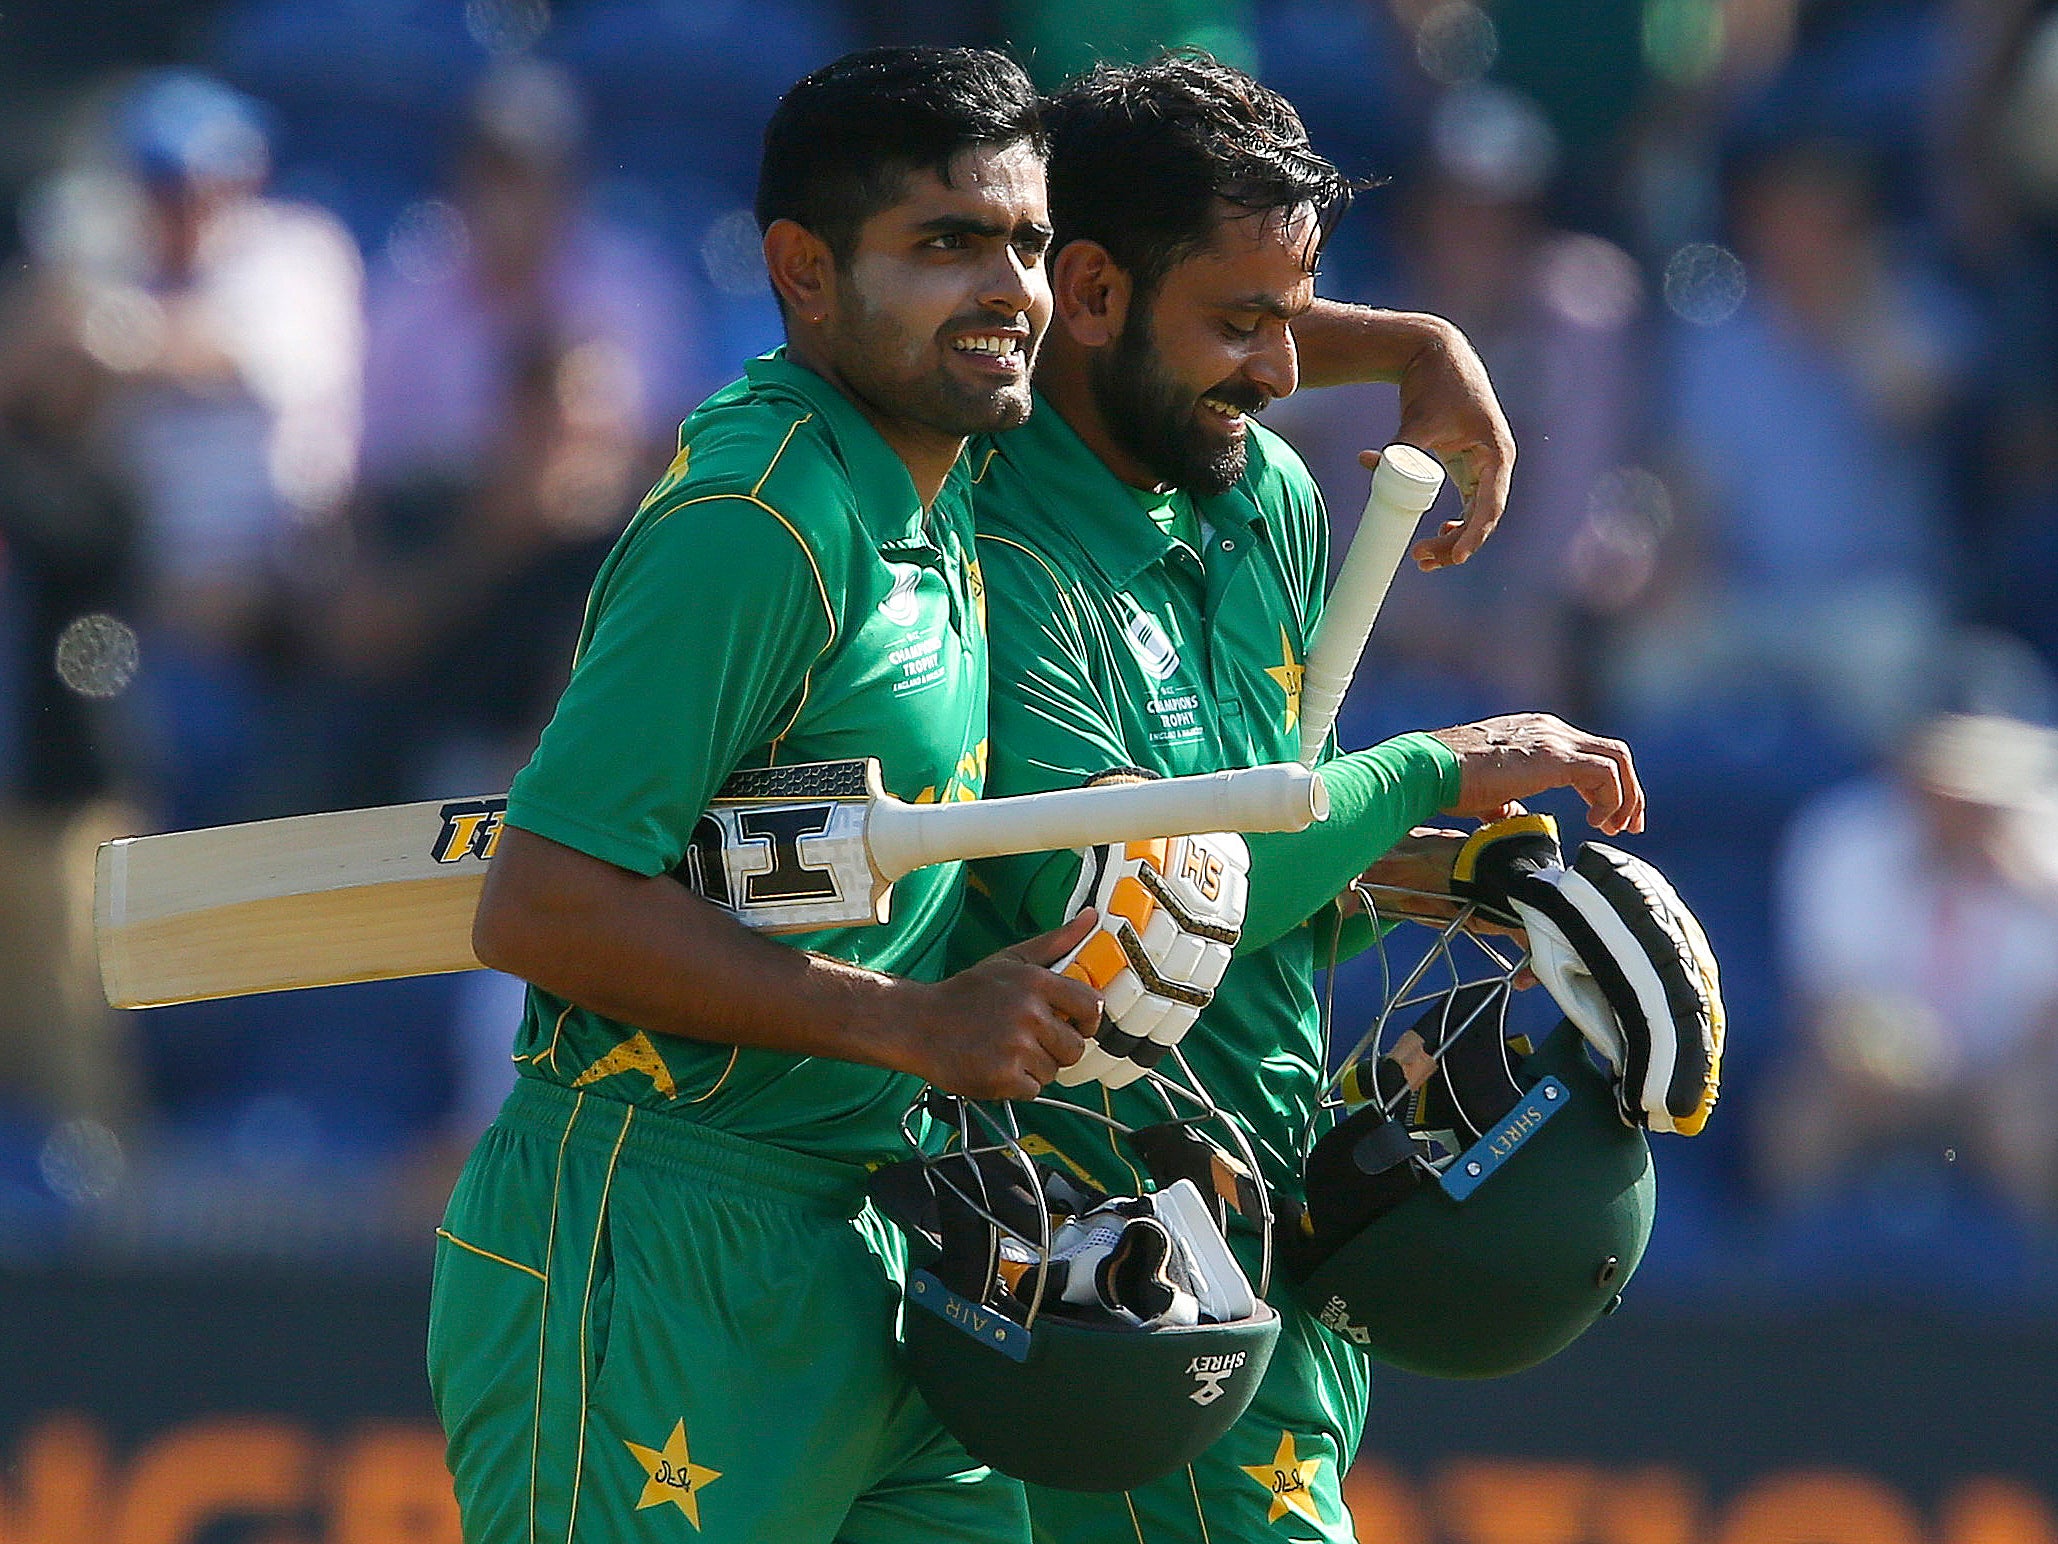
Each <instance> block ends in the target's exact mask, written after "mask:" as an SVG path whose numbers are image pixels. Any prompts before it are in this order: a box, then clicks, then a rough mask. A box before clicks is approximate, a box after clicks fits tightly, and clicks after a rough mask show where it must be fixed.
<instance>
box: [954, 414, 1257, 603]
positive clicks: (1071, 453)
mask: <svg viewBox="0 0 2058 1544" xmlns="http://www.w3.org/2000/svg"><path fill="white" fill-rule="evenodd" d="M988 443H989V444H990V445H991V446H993V447H995V449H994V451H993V453H994V454H998V455H1000V456H1003V457H1005V458H1006V459H1007V461H1008V462H1009V464H1010V465H1011V466H1013V467H1014V468H1015V470H1016V471H1017V472H1018V473H1020V475H1021V476H1022V478H1023V479H1024V481H1025V482H1027V483H1028V484H1029V485H1030V486H1032V487H1035V488H1037V489H1039V490H1040V495H1041V496H1040V497H1039V498H1037V500H1036V501H1035V512H1034V515H1033V516H1032V518H1033V519H1035V520H1037V521H1039V522H1040V523H1042V524H1044V525H1046V526H1048V527H1050V528H1051V529H1052V530H1054V531H1056V532H1060V533H1062V534H1063V535H1064V536H1065V537H1067V538H1068V539H1069V540H1070V542H1071V544H1072V545H1073V546H1074V547H1076V548H1077V549H1078V550H1079V551H1080V552H1082V553H1084V554H1085V556H1086V559H1087V561H1088V562H1090V563H1092V564H1093V566H1094V567H1095V568H1097V569H1099V570H1100V572H1101V574H1102V576H1103V577H1104V578H1105V579H1106V580H1107V581H1108V582H1109V583H1110V584H1111V585H1113V586H1115V587H1116V588H1117V589H1120V588H1122V587H1124V586H1126V585H1128V584H1129V583H1130V582H1131V581H1132V580H1134V579H1135V578H1136V576H1137V575H1138V574H1140V573H1142V572H1143V571H1144V570H1145V569H1146V568H1149V567H1150V566H1151V565H1152V564H1154V563H1160V562H1163V561H1164V559H1165V556H1166V555H1167V554H1168V553H1170V552H1171V551H1172V549H1173V548H1174V547H1176V546H1178V545H1179V543H1178V542H1177V540H1176V539H1175V538H1173V537H1172V536H1171V535H1169V534H1168V533H1166V532H1165V531H1162V530H1160V529H1159V528H1158V526H1157V523H1156V522H1155V521H1153V520H1152V519H1151V517H1150V516H1149V515H1147V514H1146V513H1144V510H1143V506H1142V505H1141V504H1139V503H1138V502H1137V501H1136V498H1135V495H1134V494H1132V493H1131V492H1130V490H1129V488H1128V486H1127V485H1126V484H1125V483H1123V481H1122V480H1121V479H1120V478H1119V477H1117V476H1116V475H1115V474H1114V473H1113V472H1111V471H1109V470H1108V466H1107V463H1106V462H1105V461H1103V460H1101V459H1100V457H1099V456H1096V455H1095V454H1094V453H1093V452H1092V451H1091V450H1090V449H1088V448H1087V444H1086V442H1085V441H1084V440H1082V439H1080V438H1079V436H1078V434H1077V433H1076V432H1075V431H1074V430H1073V428H1072V426H1071V425H1070V424H1068V423H1066V422H1065V420H1064V416H1063V415H1062V414H1060V413H1059V412H1058V410H1057V409H1056V408H1055V407H1054V406H1052V405H1051V402H1050V399H1049V398H1047V397H1045V396H1044V395H1043V394H1042V393H1041V392H1038V393H1037V394H1036V401H1035V406H1034V408H1033V409H1032V410H1031V411H1030V414H1029V421H1028V422H1027V423H1026V424H1024V425H1023V426H1022V427H1021V428H1019V429H1010V430H1009V431H1008V432H1007V433H1005V434H1001V435H997V436H995V437H994V438H993V439H992V440H991V441H989V442H988ZM986 459H987V452H985V451H981V452H980V453H979V456H978V457H977V458H976V459H975V460H974V462H973V468H974V478H973V480H974V481H975V482H976V481H978V478H979V476H980V475H981V468H982V466H983V463H984V462H985V461H986ZM1193 502H1194V507H1195V508H1196V509H1197V510H1198V511H1199V512H1200V517H1201V520H1202V522H1203V524H1204V525H1205V526H1208V527H1212V528H1213V529H1214V530H1216V531H1218V532H1219V531H1242V530H1247V529H1249V528H1250V527H1251V526H1253V525H1256V524H1258V523H1260V522H1261V521H1262V520H1263V518H1264V517H1263V515H1262V514H1261V513H1260V511H1259V509H1258V507H1257V505H1256V504H1255V503H1254V502H1252V500H1251V498H1250V496H1249V494H1248V493H1247V492H1246V491H1245V489H1244V487H1243V485H1242V484H1241V483H1239V484H1238V485H1237V486H1236V487H1234V488H1231V489H1230V490H1229V491H1228V492H1226V493H1216V494H1195V495H1194V501H1193Z"/></svg>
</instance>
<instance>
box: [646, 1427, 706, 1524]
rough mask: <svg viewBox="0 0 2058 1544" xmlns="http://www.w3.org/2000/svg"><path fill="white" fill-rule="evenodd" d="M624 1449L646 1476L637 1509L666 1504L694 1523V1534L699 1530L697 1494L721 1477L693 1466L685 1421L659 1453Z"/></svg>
mask: <svg viewBox="0 0 2058 1544" xmlns="http://www.w3.org/2000/svg"><path fill="white" fill-rule="evenodd" d="M622 1446H623V1447H625V1448H627V1449H628V1450H629V1451H630V1452H631V1453H633V1454H635V1456H636V1462H637V1463H639V1464H641V1465H643V1472H644V1473H645V1474H646V1475H648V1476H649V1478H648V1479H646V1480H645V1481H644V1482H643V1494H642V1495H641V1496H640V1497H638V1498H637V1501H636V1510H637V1511H639V1512H640V1511H642V1510H643V1509H644V1508H645V1507H647V1506H663V1505H664V1504H665V1503H666V1502H667V1501H669V1502H671V1503H672V1505H673V1506H675V1507H677V1508H678V1509H679V1510H680V1511H682V1512H684V1513H685V1514H686V1521H688V1522H689V1523H691V1524H693V1531H694V1532H695V1533H698V1532H699V1531H700V1492H701V1490H702V1488H703V1487H705V1486H708V1485H712V1484H714V1482H715V1481H716V1480H719V1479H720V1478H721V1477H722V1471H721V1470H719V1469H710V1468H708V1467H706V1466H705V1465H704V1464H697V1463H695V1462H694V1461H693V1460H692V1459H691V1458H690V1457H688V1456H687V1453H686V1422H685V1421H684V1420H681V1421H680V1422H679V1424H678V1425H676V1426H674V1427H673V1428H672V1434H671V1435H670V1436H669V1437H667V1438H665V1445H664V1447H663V1449H662V1450H660V1449H658V1448H647V1447H645V1446H643V1444H642V1443H640V1442H624V1443H623V1444H622Z"/></svg>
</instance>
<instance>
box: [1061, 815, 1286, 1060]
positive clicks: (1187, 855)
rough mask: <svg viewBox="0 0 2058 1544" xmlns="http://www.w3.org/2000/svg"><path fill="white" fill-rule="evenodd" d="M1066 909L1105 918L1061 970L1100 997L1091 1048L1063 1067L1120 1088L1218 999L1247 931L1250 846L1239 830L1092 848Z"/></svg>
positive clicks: (1070, 956)
mask: <svg viewBox="0 0 2058 1544" xmlns="http://www.w3.org/2000/svg"><path fill="white" fill-rule="evenodd" d="M1081 856H1082V858H1083V860H1084V862H1083V866H1082V867H1081V869H1080V873H1079V883H1078V886H1077V887H1076V888H1075V889H1074V890H1073V892H1072V900H1071V904H1070V905H1069V906H1067V907H1066V912H1065V914H1066V915H1067V916H1075V915H1077V914H1078V912H1079V910H1080V909H1081V908H1082V907H1084V906H1088V905H1091V906H1092V907H1094V908H1095V909H1096V910H1097V911H1098V912H1099V913H1100V925H1099V926H1098V927H1096V928H1095V929H1094V930H1093V931H1092V932H1091V933H1089V934H1087V935H1086V938H1085V940H1084V941H1083V942H1082V943H1081V944H1080V945H1079V946H1078V947H1077V948H1076V949H1074V950H1073V951H1072V952H1071V953H1070V954H1068V955H1066V956H1065V958H1064V959H1062V960H1060V961H1059V962H1058V964H1057V966H1056V967H1055V968H1056V969H1057V970H1058V971H1059V972H1061V973H1062V974H1064V975H1068V976H1072V977H1075V978H1077V979H1078V980H1081V981H1084V982H1087V983H1088V984H1089V985H1091V986H1092V987H1094V988H1095V989H1096V990H1097V991H1098V992H1099V993H1100V994H1101V1003H1102V1006H1103V1012H1102V1015H1101V1021H1100V1028H1099V1029H1098V1031H1096V1033H1095V1034H1094V1036H1093V1037H1092V1038H1091V1039H1090V1040H1088V1041H1087V1043H1086V1054H1085V1055H1084V1056H1082V1057H1080V1058H1079V1060H1078V1061H1076V1062H1074V1063H1073V1064H1072V1065H1071V1066H1069V1067H1064V1068H1061V1069H1060V1070H1059V1072H1058V1077H1057V1080H1058V1082H1060V1083H1062V1084H1065V1085H1066V1086H1068V1087H1073V1086H1077V1085H1079V1084H1081V1083H1092V1082H1100V1083H1105V1084H1106V1085H1107V1086H1108V1087H1110V1088H1121V1087H1123V1086H1124V1085H1125V1084H1129V1083H1133V1082H1135V1081H1136V1079H1138V1078H1139V1077H1141V1076H1143V1074H1144V1072H1145V1070H1146V1069H1148V1068H1150V1067H1153V1066H1155V1065H1156V1064H1157V1062H1158V1061H1159V1059H1160V1058H1161V1057H1163V1056H1164V1054H1165V1052H1166V1051H1168V1050H1170V1049H1171V1048H1172V1047H1173V1046H1174V1045H1177V1044H1178V1043H1179V1040H1180V1038H1181V1037H1182V1036H1183V1035H1185V1033H1186V1032H1187V1031H1188V1030H1189V1029H1191V1028H1192V1027H1193V1022H1194V1020H1195V1019H1197V1018H1199V1017H1200V1013H1201V1010H1202V1009H1203V1008H1205V1007H1207V1005H1208V1004H1209V1003H1210V1002H1212V1001H1213V1000H1214V996H1215V988H1216V986H1217V985H1218V984H1220V982H1221V980H1222V973H1223V972H1224V971H1226V970H1227V969H1228V968H1229V956H1230V953H1231V951H1232V950H1234V949H1235V947H1236V940H1237V939H1238V938H1239V937H1241V936H1242V933H1243V914H1244V908H1245V906H1246V904H1247V903H1248V901H1249V898H1250V851H1249V849H1248V848H1247V847H1246V846H1245V845H1244V840H1243V838H1242V837H1241V836H1240V835H1238V834H1237V833H1236V832H1234V831H1213V832H1209V833H1207V834H1205V835H1201V836H1174V837H1165V838H1161V839H1159V840H1156V841H1148V842H1126V843H1115V844H1111V845H1109V846H1105V847H1090V848H1088V849H1086V850H1085V852H1084V853H1082V854H1081Z"/></svg>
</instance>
